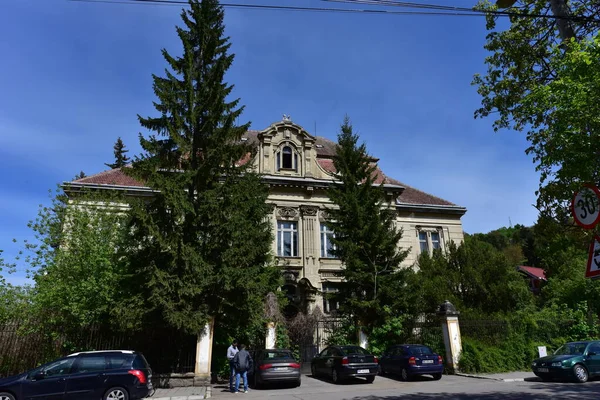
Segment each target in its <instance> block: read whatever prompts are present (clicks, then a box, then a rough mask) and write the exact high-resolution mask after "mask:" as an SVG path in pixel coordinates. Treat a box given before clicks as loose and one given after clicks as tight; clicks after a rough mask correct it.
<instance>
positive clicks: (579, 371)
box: [573, 364, 589, 383]
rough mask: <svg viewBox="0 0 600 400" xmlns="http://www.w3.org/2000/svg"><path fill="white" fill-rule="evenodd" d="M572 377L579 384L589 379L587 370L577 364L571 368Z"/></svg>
mask: <svg viewBox="0 0 600 400" xmlns="http://www.w3.org/2000/svg"><path fill="white" fill-rule="evenodd" d="M573 375H575V380H577V382H579V383H585V382H587V380H588V378H589V376H588V372H587V369H585V367H584V366H583V365H581V364H577V365H575V366H574V367H573Z"/></svg>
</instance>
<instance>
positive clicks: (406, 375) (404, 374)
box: [400, 368, 410, 381]
mask: <svg viewBox="0 0 600 400" xmlns="http://www.w3.org/2000/svg"><path fill="white" fill-rule="evenodd" d="M400 377H401V378H402V380H403V381H410V374H409V373H408V370H407V369H406V368H402V371H400Z"/></svg>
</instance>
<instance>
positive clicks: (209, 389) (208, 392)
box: [204, 386, 212, 399]
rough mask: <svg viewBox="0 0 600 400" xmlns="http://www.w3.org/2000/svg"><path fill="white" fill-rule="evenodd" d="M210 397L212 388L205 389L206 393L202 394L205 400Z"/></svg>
mask: <svg viewBox="0 0 600 400" xmlns="http://www.w3.org/2000/svg"><path fill="white" fill-rule="evenodd" d="M211 397H212V386H207V387H206V393H205V394H204V398H205V399H210V398H211Z"/></svg>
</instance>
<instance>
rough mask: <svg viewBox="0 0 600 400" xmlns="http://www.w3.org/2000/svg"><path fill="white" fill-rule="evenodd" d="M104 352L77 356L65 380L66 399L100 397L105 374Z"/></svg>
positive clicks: (82, 399) (89, 399)
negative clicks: (69, 374)
mask: <svg viewBox="0 0 600 400" xmlns="http://www.w3.org/2000/svg"><path fill="white" fill-rule="evenodd" d="M105 370H106V356H105V355H104V354H83V355H80V356H79V357H77V361H75V365H74V366H73V370H72V372H71V376H69V379H68V380H67V391H66V392H67V393H66V396H65V398H66V400H96V399H99V398H100V397H102V394H103V393H104V390H105V389H107V388H105V387H104V386H105V385H104V382H105V381H106V379H107V376H106V371H105Z"/></svg>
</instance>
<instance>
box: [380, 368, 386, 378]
mask: <svg viewBox="0 0 600 400" xmlns="http://www.w3.org/2000/svg"><path fill="white" fill-rule="evenodd" d="M386 373H387V372H385V369H384V368H383V367H382V366H380V367H379V375H381V376H385V374H386Z"/></svg>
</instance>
